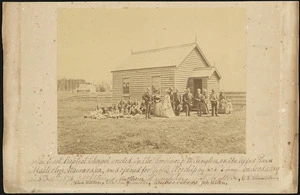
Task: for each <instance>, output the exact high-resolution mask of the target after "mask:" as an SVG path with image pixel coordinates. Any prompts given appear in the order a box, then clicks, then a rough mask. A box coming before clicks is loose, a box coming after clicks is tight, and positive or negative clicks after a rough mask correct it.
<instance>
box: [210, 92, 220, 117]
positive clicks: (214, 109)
mask: <svg viewBox="0 0 300 195" xmlns="http://www.w3.org/2000/svg"><path fill="white" fill-rule="evenodd" d="M209 99H210V103H211V116H214V115H216V116H218V97H217V94H216V93H215V90H214V89H212V90H211V94H210V98H209Z"/></svg>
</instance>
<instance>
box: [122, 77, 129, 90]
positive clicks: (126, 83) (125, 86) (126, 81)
mask: <svg viewBox="0 0 300 195" xmlns="http://www.w3.org/2000/svg"><path fill="white" fill-rule="evenodd" d="M123 94H129V78H124V79H123Z"/></svg>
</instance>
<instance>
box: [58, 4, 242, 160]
mask: <svg viewBox="0 0 300 195" xmlns="http://www.w3.org/2000/svg"><path fill="white" fill-rule="evenodd" d="M246 33H247V17H246V9H243V8H180V9H179V8H122V9H121V8H117V9H112V8H95V9H94V8H93V9H92V8H81V9H75V8H68V9H59V10H58V14H57V125H58V129H57V135H58V137H57V141H58V154H114V153H119V154H123V153H125V154H126V153H128V154H157V153H164V154H172V153H177V154H178V153H202V154H203V153H211V154H226V153H230V154H244V153H246V58H247V56H246V53H247V51H246V41H247V39H246Z"/></svg>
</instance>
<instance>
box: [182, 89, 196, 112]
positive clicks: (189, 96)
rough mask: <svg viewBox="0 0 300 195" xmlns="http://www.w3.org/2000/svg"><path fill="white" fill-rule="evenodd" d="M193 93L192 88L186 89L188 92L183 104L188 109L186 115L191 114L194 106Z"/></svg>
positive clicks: (184, 96)
mask: <svg viewBox="0 0 300 195" xmlns="http://www.w3.org/2000/svg"><path fill="white" fill-rule="evenodd" d="M193 99H194V97H193V94H192V93H191V92H190V89H189V88H187V89H186V93H185V94H184V95H183V105H184V108H185V111H186V116H190V112H191V109H192V106H193Z"/></svg>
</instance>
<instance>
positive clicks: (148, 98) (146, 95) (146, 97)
mask: <svg viewBox="0 0 300 195" xmlns="http://www.w3.org/2000/svg"><path fill="white" fill-rule="evenodd" d="M142 98H143V100H144V101H145V104H151V103H152V96H151V94H150V93H148V92H146V93H144V95H143V96H142Z"/></svg>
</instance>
